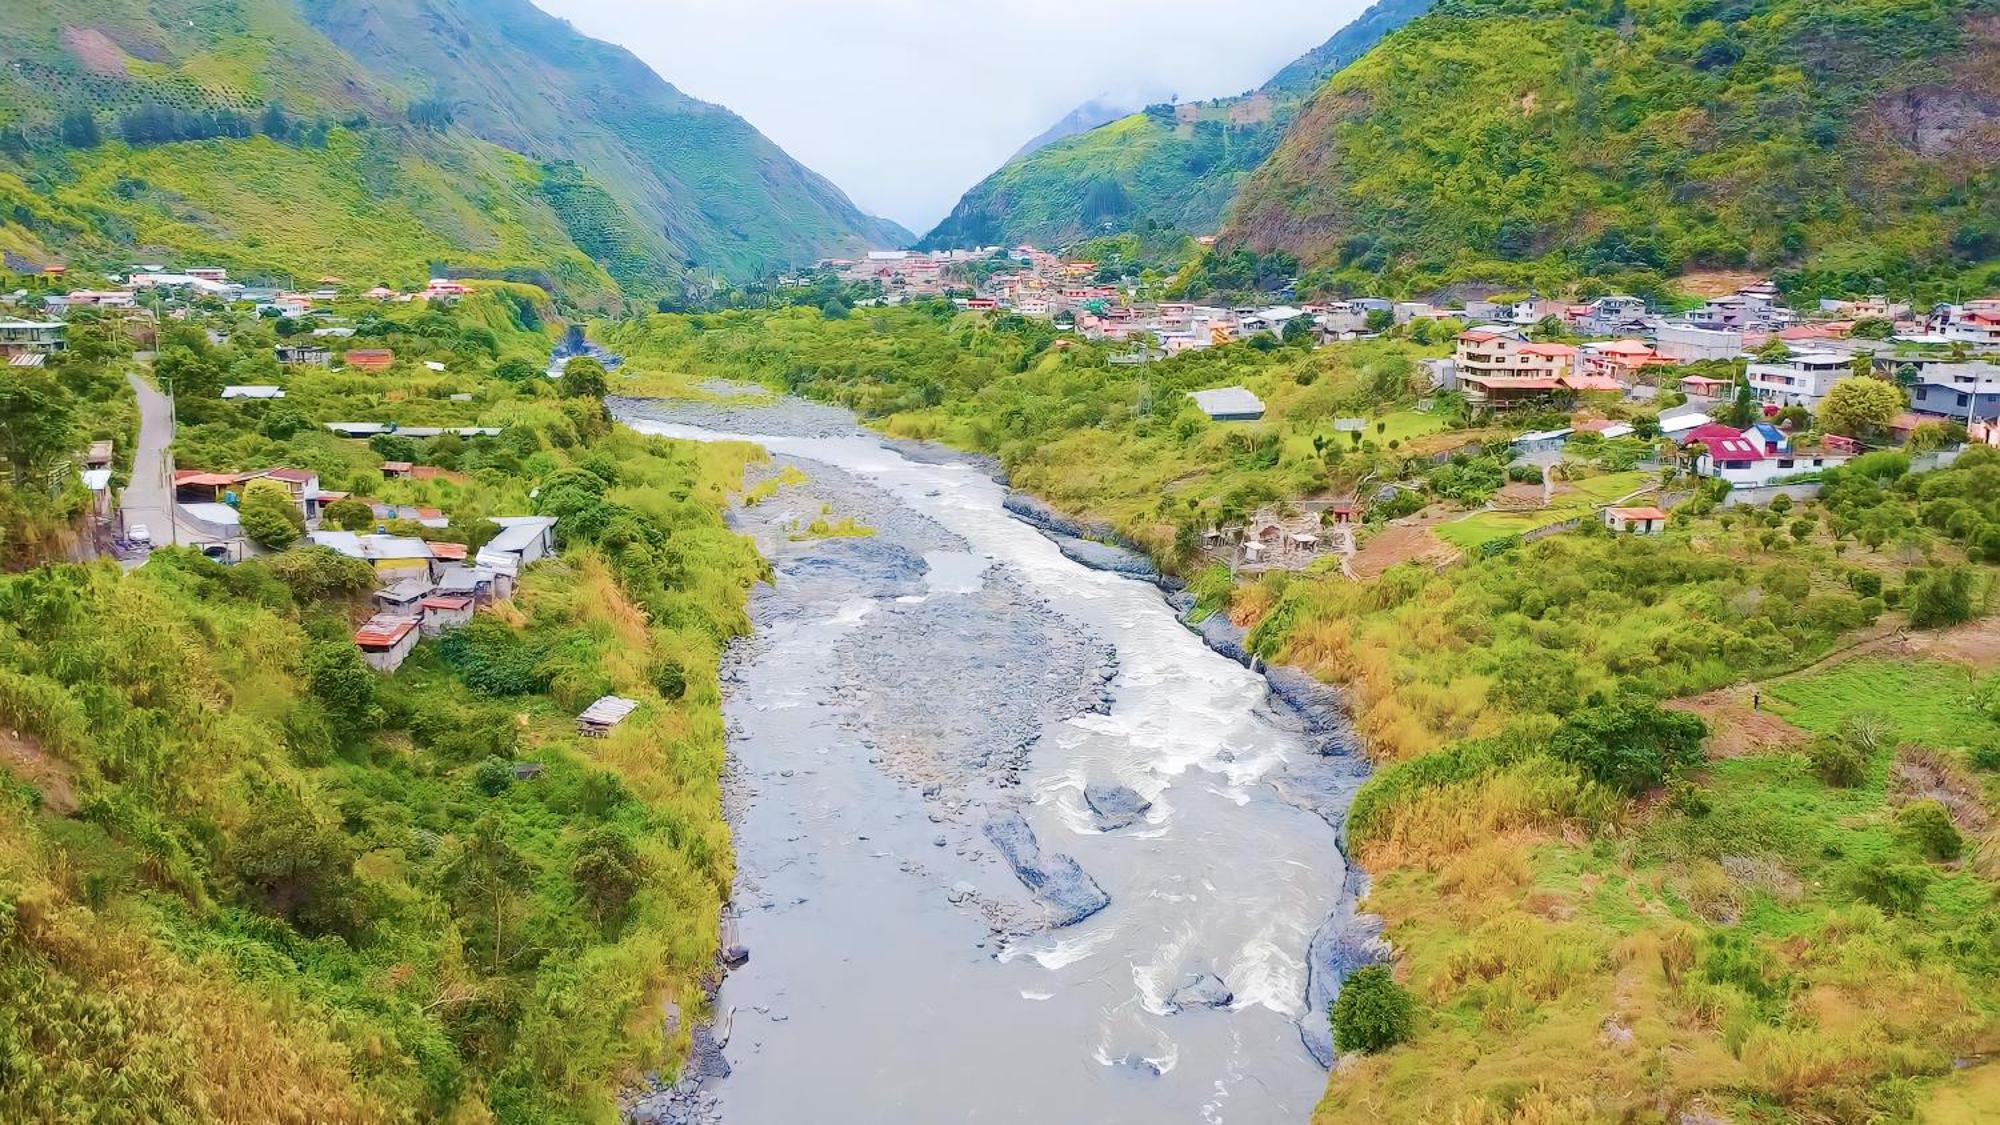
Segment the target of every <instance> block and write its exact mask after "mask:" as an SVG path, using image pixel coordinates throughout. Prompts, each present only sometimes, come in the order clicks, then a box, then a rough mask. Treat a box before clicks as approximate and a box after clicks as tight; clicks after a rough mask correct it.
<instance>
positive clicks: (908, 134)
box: [535, 0, 1367, 234]
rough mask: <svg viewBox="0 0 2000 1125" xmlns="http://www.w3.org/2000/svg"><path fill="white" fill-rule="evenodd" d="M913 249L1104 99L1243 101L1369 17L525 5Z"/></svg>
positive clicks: (1101, 5) (707, 1)
mask: <svg viewBox="0 0 2000 1125" xmlns="http://www.w3.org/2000/svg"><path fill="white" fill-rule="evenodd" d="M535 2H536V3H538V4H540V5H541V7H543V8H544V9H546V10H548V11H550V12H553V13H555V14H556V15H559V16H562V17H564V18H567V19H569V20H570V21H571V22H573V23H575V24H576V26H577V27H578V28H579V29H580V30H582V31H583V32H584V33H586V34H589V35H593V36H596V37H598V38H600V39H605V40H609V41H611V42H614V43H618V44H620V45H622V46H624V47H626V48H629V49H630V50H631V51H632V52H633V53H634V54H636V55H638V56H639V57H640V58H642V59H644V60H645V61H646V62H647V63H649V64H651V66H652V67H653V69H655V70H657V71H659V72H660V74H661V75H662V76H663V77H664V78H666V80H667V81H669V82H672V83H673V84H674V85H676V86H678V87H680V88H681V89H682V90H684V91H686V92H687V93H689V94H692V95H694V96H696V97H699V98H704V99H706V100H709V101H713V102H719V103H721V104H723V105H726V106H728V107H729V108H730V109H733V110H735V111H736V112H737V113H740V114H742V115H743V116H744V117H746V118H748V119H749V120H750V122H751V123H752V124H754V125H756V126H757V127H758V128H759V129H761V130H763V131H764V133H765V134H766V135H768V136H769V137H770V138H771V139H772V140H775V141H777V142H778V143H779V144H780V145H783V146H784V147H785V149H786V150H787V151H789V152H790V153H791V154H792V155H793V156H795V157H797V158H799V159H800V160H801V161H803V162H805V163H806V164H807V165H808V166H810V167H812V168H813V169H814V170H816V171H818V172H821V173H823V174H824V175H826V176H828V177H829V178H831V179H832V180H833V181H834V182H835V183H837V184H839V185H840V186H841V187H842V188H844V189H846V191H847V192H848V194H850V195H852V196H853V197H854V199H855V202H857V203H859V204H860V205H861V206H862V207H863V208H864V209H866V210H869V211H872V212H874V213H876V214H881V215H887V216H888V217H890V218H893V219H895V220H897V221H898V222H901V223H902V224H904V225H905V226H908V227H910V228H912V229H914V230H916V231H917V232H918V233H920V234H921V233H922V232H923V231H924V230H925V229H926V228H928V227H929V226H931V225H932V224H933V223H935V222H936V221H937V220H938V219H940V218H942V217H943V216H944V214H945V212H946V211H948V210H950V209H951V205H952V204H953V203H955V202H957V199H958V196H959V195H960V194H961V193H962V192H963V191H964V190H965V189H966V188H968V187H970V186H971V185H972V184H974V183H976V182H978V181H979V180H980V179H981V178H983V177H985V176H986V174H987V173H989V172H991V171H993V169H995V168H997V167H999V166H1000V164H1001V163H1002V162H1003V161H1005V160H1006V159H1007V157H1008V155H1009V154H1010V153H1012V152H1013V151H1014V150H1015V149H1016V148H1018V147H1019V146H1020V145H1022V144H1023V143H1025V142H1026V141H1027V140H1028V139H1029V138H1030V137H1033V136H1035V135H1036V134H1038V133H1040V132H1041V131H1042V130H1043V129H1045V128H1047V127H1048V126H1049V125H1050V124H1052V123H1054V121H1055V120H1056V119H1057V118H1059V117H1061V116H1062V115H1063V114H1065V113H1067V112H1069V111H1070V110H1071V109H1072V108H1074V107H1075V106H1076V105H1078V104H1079V103H1081V102H1083V101H1084V100H1086V99H1088V98H1090V97H1093V96H1095V95H1097V94H1101V93H1105V92H1107V91H1111V92H1119V91H1144V92H1146V93H1149V94H1150V93H1152V92H1154V91H1162V90H1166V91H1173V92H1175V93H1177V94H1178V95H1179V96H1180V97H1181V98H1182V99H1184V100H1185V99H1192V98H1211V97H1217V96H1220V95H1224V94H1235V93H1240V92H1242V91H1244V90H1247V89H1250V88H1251V87H1254V86H1256V85H1258V84H1259V83H1261V82H1263V81H1264V80H1265V79H1266V78H1269V77H1270V76H1271V75H1272V74H1274V73H1276V72H1277V70H1278V69H1279V68H1280V67H1282V66H1283V65H1284V64H1285V63H1287V62H1289V61H1291V60H1292V59H1293V58H1295V57H1297V56H1298V55H1300V54H1303V53H1304V52H1306V51H1307V50H1310V49H1311V48H1313V47H1315V46H1318V45H1319V44H1320V43H1322V42H1325V41H1326V39H1327V38H1328V37H1330V36H1331V35H1332V34H1333V33H1334V32H1335V31H1338V30H1339V29H1340V28H1341V27H1342V26H1343V25H1345V24H1346V23H1347V22H1348V21H1349V20H1351V19H1352V18H1353V17H1354V16H1356V15H1358V14H1359V13H1360V11H1361V9H1362V8H1363V7H1365V6H1366V4H1367V0H1332V2H1331V3H1328V2H1326V0H1317V2H1315V0H1234V2H1233V3H1226V4H1218V3H1215V2H1213V0H1096V2H1094V3H1079V2H1077V0H1009V2H1006V3H988V2H981V0H672V2H670V3H654V4H643V3H638V2H636V0H535Z"/></svg>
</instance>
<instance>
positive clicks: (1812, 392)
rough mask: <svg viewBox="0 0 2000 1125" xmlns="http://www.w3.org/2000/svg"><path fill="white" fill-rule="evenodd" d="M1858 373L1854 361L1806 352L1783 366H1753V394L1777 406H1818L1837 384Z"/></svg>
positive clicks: (1760, 364)
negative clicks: (1855, 370) (1855, 372)
mask: <svg viewBox="0 0 2000 1125" xmlns="http://www.w3.org/2000/svg"><path fill="white" fill-rule="evenodd" d="M1853 371H1854V361H1853V359H1852V358H1851V357H1849V356H1845V355H1841V354H1840V353H1838V352H1802V353H1800V354H1798V355H1795V356H1792V357H1791V358H1789V359H1786V360H1784V361H1783V362H1780V363H1753V364H1751V365H1750V367H1749V380H1750V390H1751V391H1752V393H1754V394H1755V395H1756V396H1757V399H1758V401H1760V402H1768V403H1772V404H1774V405H1777V406H1805V407H1814V406H1818V405H1819V403H1820V400H1821V399H1823V398H1825V397H1826V393H1827V392H1828V391H1830V390H1832V389H1833V385H1834V383H1836V382H1838V381H1840V380H1841V379H1844V378H1846V377H1847V376H1849V375H1850V374H1852V373H1853Z"/></svg>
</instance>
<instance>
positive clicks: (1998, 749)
mask: <svg viewBox="0 0 2000 1125" xmlns="http://www.w3.org/2000/svg"><path fill="white" fill-rule="evenodd" d="M1972 768H1973V769H1976V770H1987V771H1989V772H2000V740H1995V741H1992V742H1983V743H1981V744H1979V745H1978V746H1975V747H1973V748H1972Z"/></svg>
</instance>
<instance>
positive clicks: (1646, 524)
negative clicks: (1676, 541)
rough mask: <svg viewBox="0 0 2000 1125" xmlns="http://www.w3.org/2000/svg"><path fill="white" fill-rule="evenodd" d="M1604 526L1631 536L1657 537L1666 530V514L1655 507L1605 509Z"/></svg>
mask: <svg viewBox="0 0 2000 1125" xmlns="http://www.w3.org/2000/svg"><path fill="white" fill-rule="evenodd" d="M1604 526H1606V527H1608V528H1610V529H1611V530H1613V531H1616V532H1620V533H1629V534H1632V535H1658V534H1660V533H1661V532H1663V531H1665V530H1666V529H1667V513H1666V512H1665V511H1664V510H1662V509H1660V508H1655V507H1644V508H1606V509H1604Z"/></svg>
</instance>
